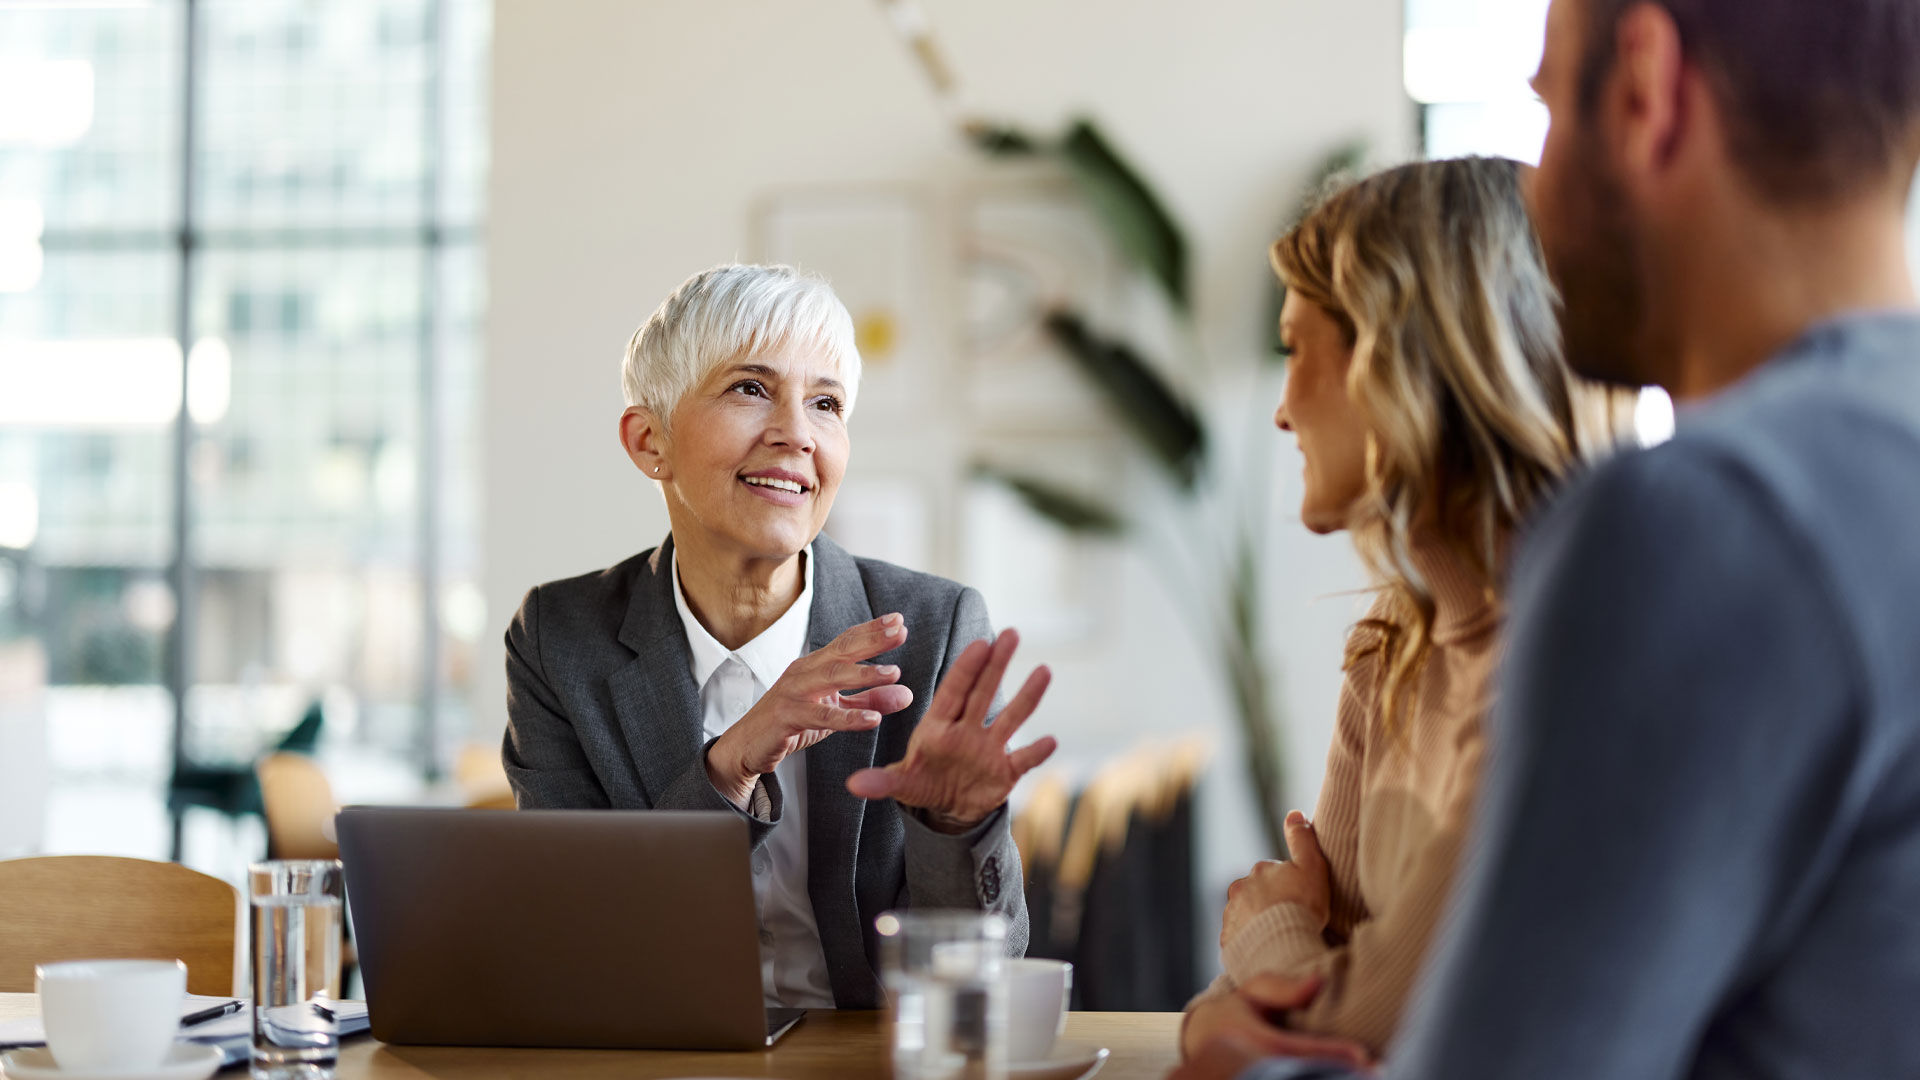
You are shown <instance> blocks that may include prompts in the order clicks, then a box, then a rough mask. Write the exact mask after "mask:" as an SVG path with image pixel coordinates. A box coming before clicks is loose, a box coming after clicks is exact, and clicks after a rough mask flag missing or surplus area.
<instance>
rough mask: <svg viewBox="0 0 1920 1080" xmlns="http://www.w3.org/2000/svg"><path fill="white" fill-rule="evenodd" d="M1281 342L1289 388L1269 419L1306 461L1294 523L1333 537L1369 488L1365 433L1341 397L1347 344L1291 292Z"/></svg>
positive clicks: (1348, 360)
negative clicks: (1288, 434) (1296, 445)
mask: <svg viewBox="0 0 1920 1080" xmlns="http://www.w3.org/2000/svg"><path fill="white" fill-rule="evenodd" d="M1280 345H1281V348H1282V349H1283V350H1284V351H1285V352H1286V355H1287V356H1288V360H1287V388H1286V392H1285V393H1284V394H1283V395H1282V396H1281V398H1280V408H1279V410H1278V411H1277V412H1275V413H1274V416H1273V422H1274V423H1275V424H1276V425H1278V426H1279V428H1280V430H1282V431H1289V432H1292V433H1293V437H1294V441H1295V442H1297V443H1299V445H1300V455H1301V457H1303V458H1305V459H1306V467H1305V469H1304V470H1303V479H1304V481H1305V487H1306V491H1305V493H1304V494H1303V495H1302V497H1301V500H1300V520H1301V522H1302V523H1303V524H1305V525H1306V527H1307V528H1309V529H1311V530H1313V531H1314V532H1316V533H1321V534H1323V535H1324V534H1326V533H1331V532H1338V531H1340V530H1341V529H1344V528H1346V527H1347V520H1348V515H1349V514H1350V512H1351V511H1352V509H1353V505H1354V503H1356V502H1357V501H1359V499H1360V496H1361V495H1362V494H1364V493H1365V492H1366V486H1367V433H1366V428H1365V426H1364V425H1363V424H1362V422H1361V419H1360V413H1359V410H1357V409H1356V408H1354V405H1353V399H1352V398H1351V397H1349V396H1348V395H1347V369H1348V368H1349V367H1350V366H1351V365H1352V363H1353V345H1352V344H1351V343H1350V342H1349V341H1348V340H1347V335H1346V332H1345V331H1344V330H1342V329H1341V327H1340V324H1339V323H1338V322H1336V321H1334V318H1333V316H1332V315H1330V314H1329V313H1328V312H1327V310H1326V309H1325V308H1323V307H1321V306H1320V305H1319V304H1316V303H1314V302H1313V301H1311V300H1307V299H1304V298H1303V297H1301V295H1300V294H1299V293H1298V292H1295V291H1289V292H1288V293H1287V300H1286V303H1285V305H1283V306H1282V307H1281V309H1280Z"/></svg>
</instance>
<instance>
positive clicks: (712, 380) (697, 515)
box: [657, 346, 849, 559]
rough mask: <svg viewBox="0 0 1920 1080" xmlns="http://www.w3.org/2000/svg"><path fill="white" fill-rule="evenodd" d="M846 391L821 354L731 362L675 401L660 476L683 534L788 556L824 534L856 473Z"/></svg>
mask: <svg viewBox="0 0 1920 1080" xmlns="http://www.w3.org/2000/svg"><path fill="white" fill-rule="evenodd" d="M846 400H847V391H846V388H845V387H844V386H843V385H842V384H841V382H840V371H839V368H838V367H837V366H836V365H835V364H834V362H833V361H832V360H831V359H830V358H829V357H826V356H823V355H821V352H820V350H818V349H813V348H808V347H806V346H793V347H789V348H786V349H782V350H779V351H777V352H773V353H765V354H756V355H753V356H750V357H747V358H745V359H742V360H739V361H737V362H732V363H726V364H722V365H720V367H718V368H716V369H714V370H713V371H712V372H710V373H709V374H708V375H707V377H706V378H705V379H703V380H701V381H700V382H699V383H698V384H696V385H695V386H694V387H693V388H692V389H691V390H689V391H687V393H686V395H685V396H684V397H682V398H681V399H680V403H679V404H678V405H677V406H675V407H674V410H673V415H672V418H671V423H670V427H669V434H668V436H667V438H666V439H665V440H664V442H665V446H664V448H663V451H662V453H661V455H660V461H661V469H660V472H659V473H658V474H657V478H658V479H659V480H660V481H661V485H662V488H663V489H664V490H665V492H666V496H667V506H668V512H669V515H670V516H671V517H672V519H673V526H674V535H675V536H676V537H681V536H683V535H684V531H683V530H685V529H686V528H687V527H691V528H693V529H697V530H698V531H699V532H700V533H701V534H702V536H703V539H704V541H705V543H704V544H703V545H702V546H704V547H708V548H720V549H730V550H731V551H733V552H734V553H735V554H738V555H741V556H744V557H746V558H751V559H762V558H785V557H787V556H790V555H793V554H795V553H796V552H798V551H800V550H801V549H802V548H805V547H806V546H807V545H808V544H809V543H811V542H812V541H813V538H814V537H815V536H816V535H818V534H819V532H820V529H821V528H822V527H823V526H824V525H825V524H826V522H827V514H828V512H830V511H831V510H832V509H833V497H834V495H835V494H836V493H837V492H838V491H839V490H840V480H841V477H842V476H843V475H844V474H845V472H846V466H847V455H848V452H849V444H848V440H847V421H846Z"/></svg>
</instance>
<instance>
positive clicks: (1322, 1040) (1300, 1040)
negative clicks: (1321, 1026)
mask: <svg viewBox="0 0 1920 1080" xmlns="http://www.w3.org/2000/svg"><path fill="white" fill-rule="evenodd" d="M1254 1042H1255V1045H1257V1046H1259V1048H1260V1049H1261V1050H1262V1051H1264V1052H1266V1053H1268V1054H1272V1055H1274V1056H1276V1057H1291V1058H1304V1059H1306V1060H1308V1061H1335V1062H1339V1063H1340V1064H1342V1065H1345V1066H1347V1067H1348V1068H1352V1069H1367V1068H1370V1067H1372V1065H1373V1055H1372V1054H1370V1053H1368V1052H1367V1048H1366V1047H1364V1046H1361V1045H1360V1044H1359V1043H1351V1042H1348V1041H1346V1040H1345V1039H1336V1038H1333V1037H1332V1036H1328V1035H1305V1034H1302V1033H1300V1032H1298V1031H1289V1030H1286V1029H1284V1028H1272V1027H1269V1028H1268V1029H1267V1030H1266V1031H1264V1032H1260V1033H1259V1034H1258V1035H1256V1036H1254Z"/></svg>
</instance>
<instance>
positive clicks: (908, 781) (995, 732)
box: [847, 630, 1055, 832]
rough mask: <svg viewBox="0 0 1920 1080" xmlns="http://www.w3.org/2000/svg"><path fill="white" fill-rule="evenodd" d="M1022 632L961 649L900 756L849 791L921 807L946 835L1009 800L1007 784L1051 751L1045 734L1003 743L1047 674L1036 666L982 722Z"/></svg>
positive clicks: (851, 781)
mask: <svg viewBox="0 0 1920 1080" xmlns="http://www.w3.org/2000/svg"><path fill="white" fill-rule="evenodd" d="M1019 645H1020V635H1019V634H1016V633H1015V632H1013V631H1012V630H1008V631H1006V632H1004V633H1002V634H1001V635H1000V636H999V638H998V639H996V640H995V641H994V643H993V644H992V645H991V646H989V645H988V644H987V643H986V642H984V641H976V642H974V643H973V644H971V645H969V646H967V647H966V649H965V650H964V651H963V652H961V654H960V658H959V659H958V660H955V661H954V662H953V667H951V668H949V669H948V671H947V677H946V679H944V680H943V681H942V682H941V683H940V687H939V689H937V690H935V691H934V693H933V703H932V704H931V705H929V706H927V712H926V715H924V716H922V717H921V718H920V723H919V724H918V725H917V726H915V727H914V729H913V738H912V739H911V740H909V741H908V743H907V753H906V756H905V757H903V758H901V759H900V760H899V761H896V762H894V763H893V764H891V765H888V766H887V767H886V768H883V769H862V770H860V771H859V772H857V773H854V774H853V775H852V776H850V777H848V778H847V790H848V791H851V792H853V793H854V794H855V795H858V796H860V797H861V798H863V799H887V798H891V799H894V800H895V801H897V802H900V803H904V804H905V805H907V806H917V807H919V808H921V809H923V810H925V811H927V814H928V816H929V817H930V819H931V823H932V824H933V826H934V827H935V828H937V829H940V830H942V831H944V832H964V831H966V830H967V829H970V828H972V827H973V826H975V825H977V824H979V823H980V822H981V821H982V820H984V819H985V818H986V816H987V815H988V814H991V813H993V811H994V810H995V809H996V808H997V807H999V805H1000V804H1001V803H1004V802H1006V801H1007V795H1008V793H1010V792H1011V791H1013V785H1014V784H1015V783H1018V782H1019V780H1020V777H1022V776H1024V775H1025V774H1026V773H1027V771H1028V770H1030V769H1032V768H1033V767H1034V766H1036V765H1038V764H1040V763H1041V762H1043V761H1045V760H1047V757H1048V755H1050V754H1052V753H1053V750H1054V746H1055V743H1054V740H1053V739H1052V738H1051V737H1047V738H1043V739H1037V740H1035V741H1034V742H1032V743H1029V744H1027V745H1026V746H1023V747H1021V748H1020V749H1018V750H1014V751H1011V752H1009V751H1008V750H1007V743H1008V741H1009V740H1011V739H1012V738H1013V735H1014V732H1016V731H1019V730H1020V725H1021V724H1024V723H1026V721H1027V717H1029V716H1032V715H1033V710H1034V708H1035V707H1036V706H1038V705H1039V704H1040V696H1041V695H1042V694H1045V693H1046V692H1047V683H1048V682H1050V681H1051V680H1052V678H1053V676H1052V674H1051V673H1050V672H1049V671H1048V670H1047V669H1046V668H1045V667H1040V668H1036V669H1035V670H1034V673H1033V674H1032V675H1030V676H1028V678H1027V681H1026V684H1025V685H1023V686H1022V687H1021V688H1020V692H1019V693H1017V694H1015V695H1014V696H1013V700H1012V701H1009V702H1007V706H1006V708H1004V709H1002V710H1000V714H999V715H998V716H997V717H994V718H993V720H992V722H991V723H989V722H988V718H987V712H988V710H990V709H992V708H993V697H994V694H995V693H997V692H998V691H999V689H1000V680H1001V679H1002V678H1004V677H1005V676H1006V673H1007V664H1008V663H1009V662H1010V661H1012V659H1013V652H1014V650H1015V649H1016V648H1018V647H1019Z"/></svg>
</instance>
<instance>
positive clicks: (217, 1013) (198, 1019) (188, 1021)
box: [180, 1001, 247, 1028]
mask: <svg viewBox="0 0 1920 1080" xmlns="http://www.w3.org/2000/svg"><path fill="white" fill-rule="evenodd" d="M246 1007H247V1003H246V1002H244V1001H229V1002H227V1003H226V1004H224V1005H215V1006H213V1007H212V1008H210V1009H201V1010H200V1011H199V1012H191V1013H188V1014H187V1015H185V1016H183V1017H181V1018H180V1026H181V1027H183V1028H189V1027H192V1026H194V1025H195V1024H204V1023H206V1022H207V1021H209V1020H217V1019H219V1018H220V1017H222V1016H231V1015H233V1014H234V1013H237V1012H239V1011H240V1010H241V1009H244V1008H246Z"/></svg>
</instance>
